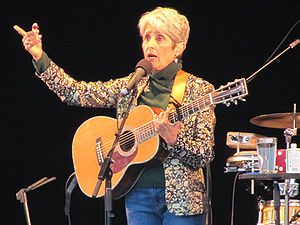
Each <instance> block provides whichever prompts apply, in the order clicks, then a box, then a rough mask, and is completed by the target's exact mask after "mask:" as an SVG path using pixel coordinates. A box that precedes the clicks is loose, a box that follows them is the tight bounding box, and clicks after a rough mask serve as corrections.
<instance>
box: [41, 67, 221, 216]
mask: <svg viewBox="0 0 300 225" xmlns="http://www.w3.org/2000/svg"><path fill="white" fill-rule="evenodd" d="M37 75H38V77H40V78H41V80H42V81H44V82H45V83H46V84H47V85H48V87H49V88H50V89H51V90H53V91H54V92H55V93H56V94H57V95H58V96H59V97H60V99H61V100H62V101H63V102H65V103H67V104H69V105H75V106H82V107H102V108H104V107H105V108H110V107H118V112H119V115H122V110H124V108H126V107H124V106H126V103H127V102H128V101H129V99H130V95H129V97H126V98H122V101H120V102H119V103H118V104H117V102H118V101H119V100H118V96H120V91H121V90H122V89H123V87H125V85H126V84H127V82H128V80H129V78H130V77H131V75H132V74H130V75H129V76H126V77H123V78H119V79H116V80H109V81H107V82H101V81H97V82H89V83H87V82H84V81H80V82H78V81H76V80H75V79H73V78H72V77H70V76H69V75H68V74H67V73H65V71H64V70H63V69H62V68H60V67H58V66H57V65H56V64H55V63H54V62H53V61H50V65H49V67H48V68H47V70H46V71H45V72H43V73H42V74H38V73H37ZM148 79H149V76H145V77H144V78H143V79H142V80H141V82H140V83H139V84H138V96H139V95H140V94H141V92H142V91H143V90H144V88H145V87H146V86H147V81H148ZM213 90H214V88H213V86H212V85H211V84H210V83H208V82H207V81H205V80H203V79H201V78H197V77H195V76H193V75H189V78H188V80H187V84H186V89H185V93H184V98H183V102H182V105H185V104H188V103H190V102H191V101H193V100H195V99H198V98H201V97H203V96H204V95H206V94H208V93H210V92H212V91H213ZM136 104H137V103H136V102H135V105H136ZM215 123H216V118H215V114H214V105H210V106H207V107H205V108H204V109H202V110H200V111H199V112H197V113H194V114H193V115H190V116H189V117H187V118H185V119H184V120H183V123H182V127H181V129H180V130H179V133H178V138H177V144H176V146H175V147H173V148H171V147H168V146H167V145H164V147H165V150H166V151H170V154H169V156H168V158H167V159H166V161H165V162H164V163H163V166H164V171H165V185H166V202H167V206H168V209H169V211H170V212H172V213H174V214H176V215H196V214H201V213H203V212H206V211H207V207H208V200H207V196H206V187H205V182H204V175H203V171H202V167H205V165H206V163H207V162H208V161H211V160H213V158H214V152H213V146H214V128H215Z"/></svg>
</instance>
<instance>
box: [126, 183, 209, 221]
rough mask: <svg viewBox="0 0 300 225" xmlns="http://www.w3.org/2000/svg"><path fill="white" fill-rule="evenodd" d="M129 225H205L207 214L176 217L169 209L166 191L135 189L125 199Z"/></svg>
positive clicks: (160, 189) (161, 189)
mask: <svg viewBox="0 0 300 225" xmlns="http://www.w3.org/2000/svg"><path fill="white" fill-rule="evenodd" d="M125 207H126V216H127V223H128V225H205V223H206V214H205V213H204V214H200V215H195V216H176V215H175V214H172V213H170V212H169V210H168V209H167V205H166V201H165V189H163V188H134V189H132V190H131V191H130V192H129V193H128V194H127V195H126V197H125Z"/></svg>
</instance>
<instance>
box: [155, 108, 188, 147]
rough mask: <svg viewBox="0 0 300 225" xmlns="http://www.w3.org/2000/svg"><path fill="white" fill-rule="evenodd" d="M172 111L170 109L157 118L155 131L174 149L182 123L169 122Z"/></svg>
mask: <svg viewBox="0 0 300 225" xmlns="http://www.w3.org/2000/svg"><path fill="white" fill-rule="evenodd" d="M170 111H171V109H170V108H168V109H167V110H166V111H165V112H161V113H160V114H159V115H158V116H155V119H156V121H157V123H154V124H155V131H156V132H157V133H158V134H159V135H160V136H161V137H162V138H163V139H164V140H165V141H166V142H167V144H168V145H170V146H171V147H174V146H175V144H176V142H177V135H178V130H179V128H180V127H181V124H182V122H180V121H179V122H177V123H175V124H171V123H170V122H169V114H170Z"/></svg>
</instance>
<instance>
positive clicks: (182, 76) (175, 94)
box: [169, 70, 189, 109]
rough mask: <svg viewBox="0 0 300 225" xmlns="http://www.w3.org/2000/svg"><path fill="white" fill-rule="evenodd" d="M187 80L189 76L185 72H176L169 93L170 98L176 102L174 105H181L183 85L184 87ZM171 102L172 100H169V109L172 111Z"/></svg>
mask: <svg viewBox="0 0 300 225" xmlns="http://www.w3.org/2000/svg"><path fill="white" fill-rule="evenodd" d="M188 78H189V74H188V73H187V72H185V71H183V70H179V71H178V72H177V74H176V77H175V80H174V84H173V88H172V92H171V96H172V98H173V99H175V101H176V102H175V104H176V103H179V104H181V103H182V100H183V96H184V92H185V85H186V82H187V79H188ZM171 102H172V99H170V102H169V107H171V108H172V109H174V108H175V106H174V105H173V104H172V103H171Z"/></svg>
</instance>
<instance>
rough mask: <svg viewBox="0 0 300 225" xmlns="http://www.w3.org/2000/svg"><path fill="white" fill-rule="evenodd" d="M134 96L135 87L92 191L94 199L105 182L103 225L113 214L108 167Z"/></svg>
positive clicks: (109, 221)
mask: <svg viewBox="0 0 300 225" xmlns="http://www.w3.org/2000/svg"><path fill="white" fill-rule="evenodd" d="M136 96H137V88H136V86H135V88H134V89H133V93H132V96H131V100H130V102H129V104H128V108H127V110H126V111H125V112H124V116H123V119H122V122H121V124H120V127H119V128H118V129H117V132H116V133H115V136H116V137H115V140H114V142H113V145H112V147H111V149H110V150H109V152H108V154H107V156H106V157H105V159H104V161H103V163H102V165H101V168H100V172H99V174H98V181H97V184H96V186H95V189H94V192H93V195H92V197H93V198H96V196H97V194H98V192H99V189H100V187H101V184H102V181H103V180H105V194H104V210H105V225H110V224H111V218H113V217H114V214H113V212H112V209H113V204H112V202H113V201H112V192H111V178H112V176H113V172H112V170H111V168H110V165H111V164H112V163H114V162H113V160H112V155H113V153H114V150H115V148H116V146H117V144H118V143H119V140H120V137H121V132H122V130H123V128H124V125H125V122H126V120H127V118H128V115H129V111H130V109H131V106H132V105H133V101H134V100H135V98H136Z"/></svg>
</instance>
